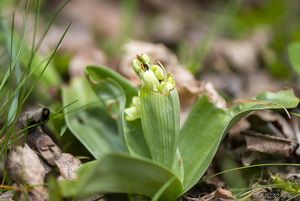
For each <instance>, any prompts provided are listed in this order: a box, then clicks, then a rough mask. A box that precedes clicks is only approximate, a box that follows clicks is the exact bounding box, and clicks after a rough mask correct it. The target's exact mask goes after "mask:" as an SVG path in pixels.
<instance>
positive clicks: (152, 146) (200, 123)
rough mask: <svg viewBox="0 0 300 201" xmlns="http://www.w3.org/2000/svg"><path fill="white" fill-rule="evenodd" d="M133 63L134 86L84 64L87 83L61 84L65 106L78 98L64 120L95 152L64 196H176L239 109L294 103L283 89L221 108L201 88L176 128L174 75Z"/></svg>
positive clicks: (163, 199) (198, 173)
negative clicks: (136, 83) (138, 83)
mask: <svg viewBox="0 0 300 201" xmlns="http://www.w3.org/2000/svg"><path fill="white" fill-rule="evenodd" d="M133 69H134V71H135V72H136V73H137V75H138V76H139V77H140V79H141V81H142V85H141V87H140V89H139V90H136V89H135V87H133V86H132V85H131V83H130V82H129V81H128V80H126V79H125V78H123V77H122V76H120V75H119V74H117V73H116V72H114V71H112V70H110V69H108V68H105V67H94V66H90V67H88V68H87V71H86V73H87V77H88V80H89V81H90V82H89V83H88V82H87V80H85V79H81V80H77V81H74V82H72V83H71V85H70V86H67V87H64V89H63V100H64V101H63V102H64V105H65V106H67V105H68V104H70V103H72V102H74V101H75V100H79V101H78V102H77V103H75V104H77V106H76V105H75V104H74V105H73V106H72V108H73V112H70V110H72V108H70V107H69V108H68V109H66V110H67V111H68V112H67V113H66V115H65V119H66V122H67V126H68V127H69V129H70V130H71V131H72V133H73V134H74V135H75V136H76V137H77V138H78V139H79V140H80V141H81V142H82V144H83V145H84V146H85V147H86V148H87V149H88V150H89V151H90V152H91V153H92V154H93V155H94V156H95V158H96V160H95V161H93V162H89V163H85V164H84V165H82V167H81V168H80V169H79V172H78V179H77V180H75V181H63V182H61V183H60V187H61V190H62V192H63V194H64V195H65V196H70V197H85V196H89V195H93V194H96V193H129V194H140V195H145V196H147V197H150V198H152V200H153V201H156V200H160V201H174V200H176V199H177V198H179V197H180V196H181V195H183V194H184V193H185V192H187V191H188V190H189V189H190V188H191V187H193V186H194V185H195V184H196V183H197V182H198V181H199V180H200V178H201V177H202V176H203V174H204V173H205V171H206V170H207V168H208V166H209V164H210V163H211V161H212V159H213V157H214V155H215V153H216V151H217V149H218V146H219V144H220V142H221V140H222V139H223V137H224V135H225V134H226V132H227V131H228V129H230V128H231V127H232V126H233V125H234V124H236V123H237V122H238V121H239V120H240V119H241V118H242V117H243V116H245V115H246V114H248V113H249V112H251V111H255V110H265V109H283V108H293V107H296V106H297V105H298V103H299V100H298V98H296V97H295V96H294V93H293V91H291V90H286V91H280V92H278V93H271V92H267V93H263V94H260V95H258V96H257V97H256V98H254V99H253V100H249V101H247V102H244V103H241V104H238V105H234V106H233V107H231V108H227V109H221V108H218V107H217V106H216V105H215V104H214V103H212V102H211V101H210V100H209V98H208V97H207V96H206V95H203V96H201V97H199V98H198V100H197V102H196V103H195V104H194V106H193V108H192V110H191V112H190V114H189V116H188V118H187V120H186V122H185V123H184V125H183V126H182V128H180V119H179V116H180V104H179V99H178V94H177V91H176V88H175V81H174V79H173V77H172V76H171V75H170V74H168V73H167V72H166V71H165V69H164V68H163V66H162V65H156V64H153V63H152V62H151V59H150V58H149V57H148V56H147V55H144V54H143V55H140V56H137V58H136V59H135V60H133ZM92 89H93V90H92ZM84 105H86V106H84ZM79 106H80V109H77V110H75V107H77V108H78V107H79ZM125 108H126V109H125ZM82 119H85V120H86V121H82ZM87 131H88V132H87Z"/></svg>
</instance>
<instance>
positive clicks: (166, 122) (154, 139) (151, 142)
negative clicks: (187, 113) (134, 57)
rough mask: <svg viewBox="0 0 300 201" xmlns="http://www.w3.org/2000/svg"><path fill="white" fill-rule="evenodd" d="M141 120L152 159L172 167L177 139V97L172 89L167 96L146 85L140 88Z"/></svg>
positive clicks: (169, 167)
mask: <svg viewBox="0 0 300 201" xmlns="http://www.w3.org/2000/svg"><path fill="white" fill-rule="evenodd" d="M140 100H141V120H142V127H143V131H144V136H145V140H146V142H147V144H148V147H149V151H150V154H151V157H152V159H153V160H154V161H155V162H157V163H159V164H161V165H162V166H164V167H166V168H168V169H173V166H174V161H175V156H176V150H177V145H178V140H179V125H180V123H179V121H180V119H179V114H180V111H179V110H180V108H179V98H178V94H177V91H175V90H173V91H171V92H170V95H169V96H165V95H162V94H160V93H157V92H154V91H152V90H150V89H147V88H146V87H142V88H141V90H140Z"/></svg>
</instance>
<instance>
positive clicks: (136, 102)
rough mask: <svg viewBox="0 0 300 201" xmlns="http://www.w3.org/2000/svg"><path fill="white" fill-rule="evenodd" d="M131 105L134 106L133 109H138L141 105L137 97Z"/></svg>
mask: <svg viewBox="0 0 300 201" xmlns="http://www.w3.org/2000/svg"><path fill="white" fill-rule="evenodd" d="M131 105H132V106H135V107H140V105H141V100H140V97H138V96H135V97H133V98H132V103H131Z"/></svg>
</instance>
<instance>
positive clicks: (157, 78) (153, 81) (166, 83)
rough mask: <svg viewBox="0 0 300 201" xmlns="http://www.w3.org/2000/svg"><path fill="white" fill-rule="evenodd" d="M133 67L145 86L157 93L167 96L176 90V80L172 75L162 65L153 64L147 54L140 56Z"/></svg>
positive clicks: (133, 63) (134, 61)
mask: <svg viewBox="0 0 300 201" xmlns="http://www.w3.org/2000/svg"><path fill="white" fill-rule="evenodd" d="M132 67H133V70H134V71H135V72H136V74H137V75H138V76H139V77H140V79H141V80H142V83H143V86H145V87H147V88H149V89H151V90H153V91H155V92H159V93H161V94H163V95H166V96H167V95H169V93H170V91H171V90H173V89H174V88H175V80H174V78H173V77H172V75H171V74H169V73H166V70H165V68H164V67H163V66H162V65H161V64H159V65H156V64H152V62H151V59H150V57H149V56H148V55H146V54H141V55H138V56H137V58H136V59H134V60H133V62H132Z"/></svg>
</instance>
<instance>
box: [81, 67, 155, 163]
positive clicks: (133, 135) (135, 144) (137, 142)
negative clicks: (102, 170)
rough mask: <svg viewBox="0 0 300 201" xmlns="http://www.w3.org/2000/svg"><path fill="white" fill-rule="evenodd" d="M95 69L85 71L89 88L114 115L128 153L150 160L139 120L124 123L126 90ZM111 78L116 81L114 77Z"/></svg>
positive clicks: (90, 68)
mask: <svg viewBox="0 0 300 201" xmlns="http://www.w3.org/2000/svg"><path fill="white" fill-rule="evenodd" d="M97 69H99V68H98V67H89V68H88V69H87V71H86V72H87V75H88V77H89V80H90V83H91V86H92V88H93V89H94V91H95V93H96V94H97V95H98V97H99V98H100V99H101V100H102V101H103V102H104V103H105V105H106V107H107V108H109V110H110V112H111V113H114V114H113V116H115V118H116V119H117V122H118V129H119V133H120V134H121V135H122V136H124V138H125V141H126V144H127V148H128V150H129V152H130V153H131V154H132V155H134V156H143V157H147V158H150V154H149V150H148V147H147V144H146V142H145V139H144V135H143V130H142V126H141V123H140V120H136V121H134V122H126V121H125V118H124V110H125V101H126V99H125V98H126V97H125V91H128V89H127V90H126V89H124V88H122V87H121V85H120V84H119V83H120V82H117V81H116V80H112V79H111V77H104V76H103V75H102V71H99V70H97ZM103 70H104V71H105V70H106V69H103ZM113 78H115V79H117V78H116V77H113ZM123 87H127V88H130V89H133V88H131V86H130V87H129V85H128V86H127V85H124V84H123ZM130 98H132V97H130Z"/></svg>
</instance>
